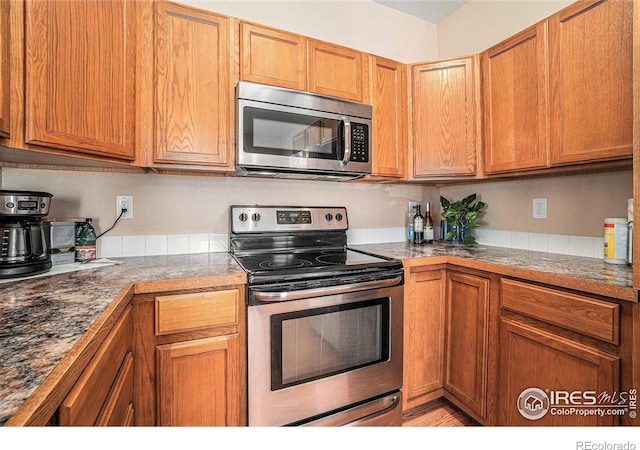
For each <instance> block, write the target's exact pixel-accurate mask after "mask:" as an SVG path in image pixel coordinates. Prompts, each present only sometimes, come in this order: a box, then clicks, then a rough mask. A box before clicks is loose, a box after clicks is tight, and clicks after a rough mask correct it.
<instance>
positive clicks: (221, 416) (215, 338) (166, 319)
mask: <svg viewBox="0 0 640 450" xmlns="http://www.w3.org/2000/svg"><path fill="white" fill-rule="evenodd" d="M244 292H245V291H244V286H240V285H238V286H221V287H219V288H216V289H209V290H195V291H178V292H170V293H168V292H167V293H156V294H153V293H150V294H139V295H136V296H135V297H134V302H133V304H134V312H135V319H136V321H135V330H134V335H135V342H136V344H135V355H136V364H137V367H138V370H137V371H136V376H135V389H136V390H135V392H136V424H137V425H142V426H153V425H163V426H239V425H246V358H245V356H244V355H245V354H246V342H245V341H246V333H245V310H246V307H245V293H244Z"/></svg>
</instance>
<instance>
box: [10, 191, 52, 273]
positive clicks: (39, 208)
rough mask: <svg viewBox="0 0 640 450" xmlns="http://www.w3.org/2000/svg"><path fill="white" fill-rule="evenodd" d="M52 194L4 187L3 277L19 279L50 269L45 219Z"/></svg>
mask: <svg viewBox="0 0 640 450" xmlns="http://www.w3.org/2000/svg"><path fill="white" fill-rule="evenodd" d="M52 197H53V195H52V194H49V193H47V192H33V191H7V190H0V233H1V236H2V242H1V248H0V278H15V277H22V276H28V275H34V274H39V273H44V272H48V271H49V270H50V269H51V265H52V264H51V256H50V255H49V254H48V252H47V243H46V237H45V228H44V224H43V223H42V218H43V217H45V216H46V215H47V214H49V206H50V204H51V198H52Z"/></svg>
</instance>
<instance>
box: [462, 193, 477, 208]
mask: <svg viewBox="0 0 640 450" xmlns="http://www.w3.org/2000/svg"><path fill="white" fill-rule="evenodd" d="M475 199H476V194H471V195H468V196H466V197H465V198H463V199H462V204H463V205H464V207H465V208H466V207H468V206H469V205H470V204H471V203H473V201H474V200H475Z"/></svg>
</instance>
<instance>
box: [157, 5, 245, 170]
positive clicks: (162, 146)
mask: <svg viewBox="0 0 640 450" xmlns="http://www.w3.org/2000/svg"><path fill="white" fill-rule="evenodd" d="M156 18H157V20H156V70H155V73H156V83H155V84H156V89H157V90H156V112H155V120H156V123H155V135H156V162H160V163H182V164H192V165H193V164H196V165H206V166H212V167H219V168H222V169H227V170H231V154H232V142H233V140H232V139H231V119H232V117H233V114H232V101H231V98H232V95H233V88H232V86H231V83H230V73H231V72H230V62H229V43H228V34H229V23H228V20H229V19H228V18H226V17H221V16H218V15H215V14H212V13H210V12H208V11H204V10H200V9H195V8H190V7H187V6H183V5H179V4H175V3H168V2H159V3H158V11H157V16H156Z"/></svg>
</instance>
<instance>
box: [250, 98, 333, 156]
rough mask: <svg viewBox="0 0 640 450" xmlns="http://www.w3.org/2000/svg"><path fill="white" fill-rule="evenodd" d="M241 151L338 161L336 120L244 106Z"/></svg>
mask: <svg viewBox="0 0 640 450" xmlns="http://www.w3.org/2000/svg"><path fill="white" fill-rule="evenodd" d="M243 114H244V118H243V121H244V130H243V133H244V151H245V152H247V153H261V154H268V155H277V156H287V157H297V158H313V159H331V160H338V159H342V155H341V152H342V150H341V149H340V148H341V145H339V142H342V134H341V133H342V131H341V130H342V126H341V125H342V124H341V122H340V120H336V119H329V118H319V117H317V116H307V115H303V114H295V113H290V112H283V111H272V110H267V109H260V108H253V107H249V106H245V107H244V108H243Z"/></svg>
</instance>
